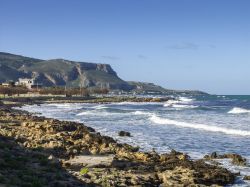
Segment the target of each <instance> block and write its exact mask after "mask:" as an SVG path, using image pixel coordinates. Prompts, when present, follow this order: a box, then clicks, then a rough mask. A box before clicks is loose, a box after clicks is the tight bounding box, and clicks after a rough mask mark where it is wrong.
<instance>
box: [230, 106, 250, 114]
mask: <svg viewBox="0 0 250 187" xmlns="http://www.w3.org/2000/svg"><path fill="white" fill-rule="evenodd" d="M228 113H229V114H243V113H250V110H247V109H244V108H239V107H234V108H233V109H232V110H230V111H229V112H228Z"/></svg>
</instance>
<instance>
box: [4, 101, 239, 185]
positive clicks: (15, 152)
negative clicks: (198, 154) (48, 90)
mask: <svg viewBox="0 0 250 187" xmlns="http://www.w3.org/2000/svg"><path fill="white" fill-rule="evenodd" d="M10 106H13V104H11V105H10ZM217 156H218V155H216V157H217ZM207 159H212V157H211V156H207V157H206V159H204V160H203V159H202V160H196V161H193V160H191V159H190V158H189V156H188V155H186V154H183V153H180V152H177V151H175V150H172V151H171V152H170V153H165V154H157V153H156V152H154V151H152V152H140V151H139V150H138V147H133V146H131V145H128V144H120V143H118V142H116V141H115V140H114V139H113V138H111V137H107V136H102V135H100V133H98V132H95V130H94V129H92V128H90V127H87V126H85V125H84V124H82V123H76V122H68V121H59V120H55V119H48V118H45V117H37V116H34V115H32V114H30V113H27V112H23V111H18V110H14V109H12V108H10V107H8V106H7V105H3V106H1V107H0V186H1V185H3V186H68V187H70V186H224V185H226V184H232V183H233V182H234V180H235V178H236V176H237V174H234V173H231V172H230V171H228V170H227V169H225V168H222V167H220V166H218V165H216V164H214V165H212V164H207V163H206V160H207ZM10 176H11V177H10Z"/></svg>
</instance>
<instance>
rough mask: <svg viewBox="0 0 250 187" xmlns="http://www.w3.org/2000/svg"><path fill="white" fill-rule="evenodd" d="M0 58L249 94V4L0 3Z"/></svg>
mask: <svg viewBox="0 0 250 187" xmlns="http://www.w3.org/2000/svg"><path fill="white" fill-rule="evenodd" d="M0 51H2V52H9V53H14V54H20V55H24V56H30V57H36V58H41V59H55V58H64V59H69V60H76V61H84V62H95V63H107V64H111V65H112V67H113V68H114V70H115V71H116V72H117V73H118V75H119V76H120V77H121V78H122V79H124V80H134V81H144V82H153V83H155V84H159V85H161V86H163V87H166V88H170V89H181V90H182V89H195V90H202V91H206V92H208V93H211V94H250V1H249V0H105V1H103V0H73V1H70V0H36V1H34V0H22V1H20V0H0Z"/></svg>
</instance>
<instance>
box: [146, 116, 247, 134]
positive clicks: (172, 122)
mask: <svg viewBox="0 0 250 187" xmlns="http://www.w3.org/2000/svg"><path fill="white" fill-rule="evenodd" d="M150 120H151V121H152V122H154V123H157V124H163V125H175V126H177V127H184V128H193V129H199V130H204V131H210V132H221V133H224V134H231V135H238V136H250V131H244V130H237V129H229V128H223V127H218V126H213V125H205V124H195V123H187V122H180V121H175V120H171V119H167V118H160V117H158V116H156V115H153V116H152V117H150Z"/></svg>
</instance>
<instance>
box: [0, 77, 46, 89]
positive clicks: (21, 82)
mask: <svg viewBox="0 0 250 187" xmlns="http://www.w3.org/2000/svg"><path fill="white" fill-rule="evenodd" d="M0 85H2V86H5V87H15V86H24V87H26V88H28V89H35V88H41V87H42V85H41V84H38V83H35V80H34V79H28V78H19V79H18V81H17V82H15V81H7V82H4V83H1V84H0Z"/></svg>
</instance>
